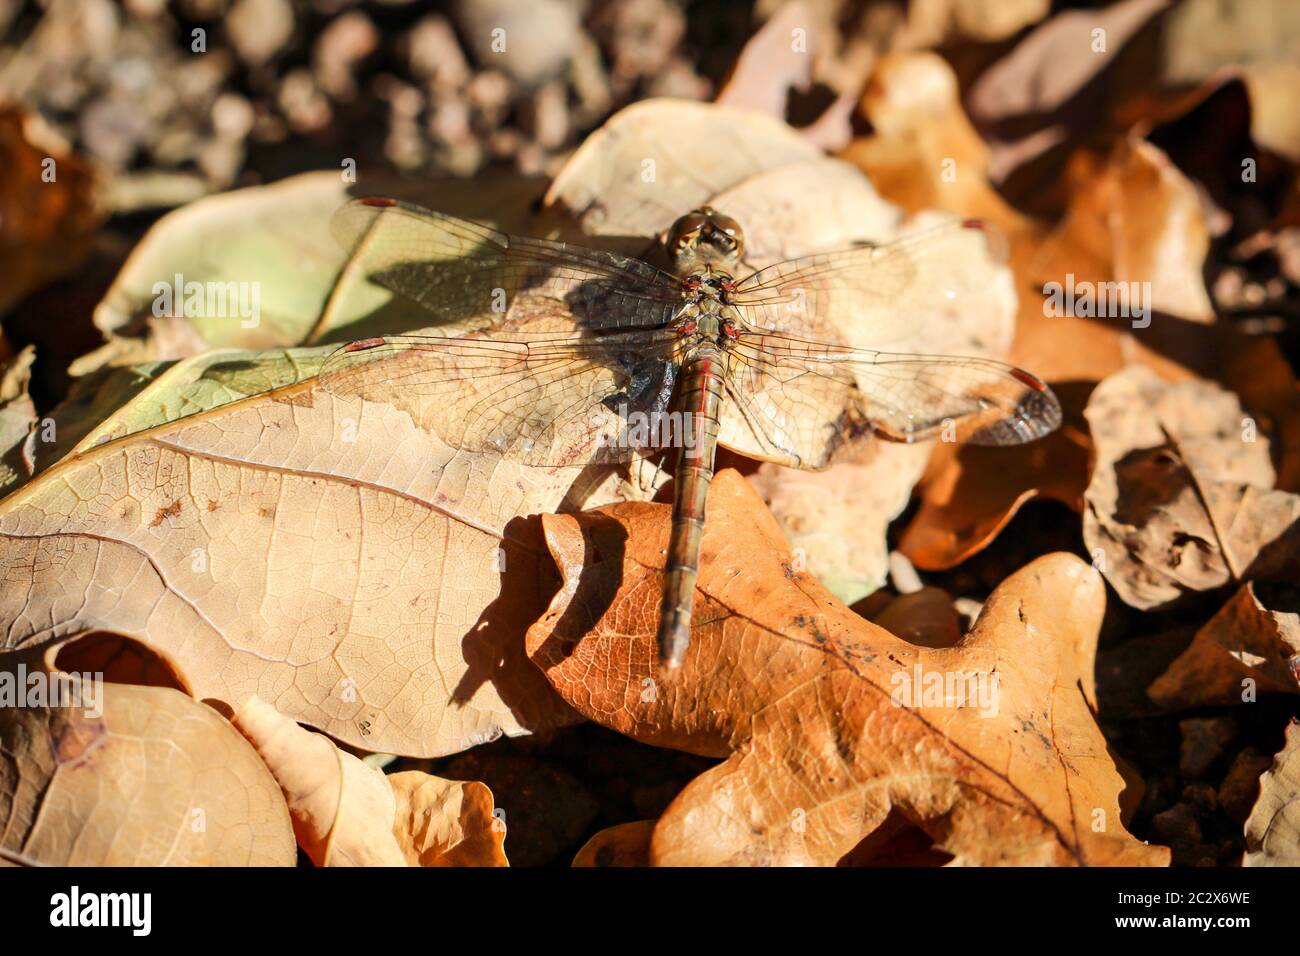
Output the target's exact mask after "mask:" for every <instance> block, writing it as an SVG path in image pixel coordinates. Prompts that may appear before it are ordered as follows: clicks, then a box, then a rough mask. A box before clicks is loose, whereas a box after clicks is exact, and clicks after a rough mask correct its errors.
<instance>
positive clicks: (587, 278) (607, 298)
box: [331, 198, 682, 329]
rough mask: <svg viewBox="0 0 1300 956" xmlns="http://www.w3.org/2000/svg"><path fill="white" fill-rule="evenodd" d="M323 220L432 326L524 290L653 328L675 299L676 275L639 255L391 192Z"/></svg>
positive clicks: (502, 314) (501, 310) (504, 308)
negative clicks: (500, 225)
mask: <svg viewBox="0 0 1300 956" xmlns="http://www.w3.org/2000/svg"><path fill="white" fill-rule="evenodd" d="M331 228H332V230H333V232H334V236H335V238H336V239H337V240H338V241H339V243H340V244H341V245H342V246H343V248H344V249H346V250H348V251H349V253H350V255H351V258H350V260H349V265H350V266H352V267H355V268H360V269H361V270H362V271H363V272H365V273H366V274H367V275H369V276H370V277H371V278H372V279H373V280H374V281H375V282H376V283H378V284H379V285H381V286H384V287H385V288H387V289H390V290H392V291H394V292H397V293H399V294H400V295H403V296H405V297H406V298H409V299H412V300H414V301H415V302H417V303H419V304H420V305H422V306H423V307H424V308H425V309H427V310H428V311H429V312H431V313H433V314H434V315H435V316H436V317H437V321H438V323H440V324H441V323H450V322H456V321H460V320H464V319H468V318H472V317H475V316H488V317H490V318H491V319H492V320H493V321H494V322H501V321H505V320H506V319H508V318H509V317H510V309H511V308H512V307H513V306H514V305H515V304H516V302H517V301H519V300H520V299H521V298H524V299H527V298H528V297H530V296H543V297H547V298H551V299H556V300H558V301H561V302H563V303H565V305H566V306H567V307H568V310H569V311H570V312H571V313H572V315H573V316H574V318H575V319H577V321H578V323H579V324H580V325H581V326H583V327H585V328H600V329H613V328H642V327H657V326H662V325H665V324H667V323H668V322H669V321H670V320H671V319H672V318H673V316H674V315H675V314H676V311H677V309H679V308H680V307H681V302H682V292H681V284H680V283H679V282H678V280H677V279H676V278H674V277H673V276H671V275H669V274H668V273H666V272H663V271H661V270H659V269H656V268H655V267H654V266H652V265H650V264H649V263H646V262H642V261H641V260H639V259H633V258H630V257H627V256H620V255H615V254H613V253H609V252H604V251H601V250H597V249H587V248H584V247H582V246H575V245H571V244H568V243H563V242H551V241H549V240H546V239H529V238H524V237H520V236H511V235H508V234H506V233H504V232H501V231H499V230H497V229H492V228H490V227H488V226H484V225H482V224H480V223H476V222H471V221H469V220H467V219H458V218H456V217H455V216H448V215H444V214H443V213H437V212H432V211H430V210H427V209H422V208H420V207H419V206H414V205H411V204H409V203H403V202H399V201H397V200H395V199H383V198H367V199H356V200H353V201H352V202H350V203H348V204H347V205H346V206H344V207H343V208H342V209H340V210H339V211H338V212H337V213H335V214H334V218H333V220H332V222H331Z"/></svg>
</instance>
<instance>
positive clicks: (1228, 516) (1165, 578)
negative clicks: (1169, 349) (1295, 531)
mask: <svg viewBox="0 0 1300 956" xmlns="http://www.w3.org/2000/svg"><path fill="white" fill-rule="evenodd" d="M1085 415H1086V417H1087V419H1088V423H1089V425H1090V426H1091V429H1092V438H1093V443H1094V445H1095V448H1096V462H1095V465H1094V468H1093V474H1092V480H1091V482H1090V483H1089V485H1088V490H1087V492H1086V494H1085V501H1086V508H1085V511H1084V520H1083V537H1084V542H1085V545H1086V547H1087V548H1088V549H1089V551H1091V552H1092V553H1093V554H1094V561H1095V563H1097V564H1098V566H1099V567H1100V568H1101V569H1102V572H1103V573H1104V574H1105V575H1106V578H1107V580H1108V581H1110V583H1111V584H1112V585H1113V586H1114V588H1115V590H1116V591H1117V592H1118V594H1119V596H1120V597H1121V598H1123V599H1124V601H1125V602H1126V603H1128V604H1130V605H1132V606H1133V607H1137V608H1142V609H1149V608H1155V607H1163V606H1165V605H1168V604H1171V603H1172V602H1174V601H1176V600H1177V599H1178V598H1180V597H1182V596H1183V595H1185V594H1187V593H1189V592H1193V591H1206V590H1211V589H1213V588H1218V587H1221V586H1223V585H1226V584H1231V583H1233V582H1237V581H1242V580H1245V579H1246V578H1247V577H1252V578H1257V579H1268V578H1272V577H1277V576H1279V575H1284V574H1286V573H1288V570H1289V569H1292V568H1293V567H1294V563H1293V561H1292V556H1293V554H1294V550H1295V544H1294V542H1292V541H1291V538H1292V536H1293V535H1292V534H1291V533H1290V531H1291V527H1292V525H1293V523H1294V522H1295V520H1296V518H1297V517H1300V497H1298V496H1295V495H1291V494H1288V493H1286V492H1281V491H1270V490H1269V489H1270V488H1271V487H1272V485H1273V476H1274V472H1273V466H1272V463H1271V461H1270V459H1269V451H1268V440H1267V439H1266V438H1264V437H1263V436H1262V435H1258V434H1256V433H1255V431H1254V423H1253V421H1252V420H1251V419H1250V418H1249V417H1247V416H1246V415H1245V414H1244V413H1243V412H1242V409H1241V406H1240V405H1239V404H1238V402H1237V399H1236V397H1235V396H1234V395H1233V394H1232V393H1230V392H1226V391H1224V390H1223V389H1221V388H1219V387H1218V386H1216V385H1213V384H1211V383H1208V382H1198V381H1197V382H1182V383H1178V384H1173V385H1170V384H1166V383H1164V382H1162V381H1161V380H1160V379H1159V378H1158V377H1157V376H1156V374H1155V373H1154V372H1152V371H1151V370H1150V369H1148V368H1145V367H1143V366H1139V365H1134V366H1131V367H1129V368H1127V369H1125V370H1123V371H1120V372H1116V373H1115V374H1114V375H1112V376H1110V377H1109V378H1107V379H1106V380H1105V381H1104V382H1102V383H1101V384H1100V385H1098V386H1097V388H1096V389H1094V391H1093V393H1092V398H1091V399H1090V400H1089V402H1088V407H1087V409H1086V411H1085Z"/></svg>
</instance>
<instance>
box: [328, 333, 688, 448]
mask: <svg viewBox="0 0 1300 956" xmlns="http://www.w3.org/2000/svg"><path fill="white" fill-rule="evenodd" d="M674 341H675V339H674V337H673V336H672V335H671V334H670V333H660V332H651V331H644V332H639V333H628V332H624V333H613V334H609V335H604V336H599V337H592V336H585V335H572V334H567V333H561V334H551V335H548V334H536V335H528V336H524V335H520V334H518V333H515V334H513V335H511V334H508V333H494V332H485V333H477V334H472V335H468V336H464V337H461V338H450V337H439V336H418V335H392V336H384V337H382V338H374V339H365V340H362V341H360V342H354V343H352V344H351V345H346V346H344V347H342V348H340V349H338V350H336V351H335V352H334V353H333V354H332V355H331V356H330V357H329V358H328V359H327V360H326V362H325V364H324V365H323V366H322V369H321V372H320V375H319V376H318V379H317V381H318V384H319V385H320V386H321V387H322V388H324V389H325V390H326V391H328V392H330V393H332V394H334V395H337V396H339V397H341V398H345V399H346V398H351V397H359V398H362V399H364V400H366V401H368V402H380V403H384V404H388V405H392V406H394V407H397V408H400V409H401V410H402V411H404V412H406V413H407V414H408V415H410V417H411V418H412V420H413V421H414V422H415V424H416V425H417V426H418V427H420V428H422V429H425V430H427V431H431V432H433V433H434V434H436V435H437V436H438V437H439V438H440V439H441V440H442V441H443V442H444V443H445V444H447V445H448V446H449V447H451V448H454V449H457V450H461V451H467V452H474V453H480V454H489V455H499V456H501V457H507V458H511V459H513V460H517V461H521V462H523V463H525V464H530V465H538V466H548V467H566V466H574V465H588V464H607V463H613V462H621V461H628V460H631V459H632V458H634V457H636V456H637V455H644V454H648V453H650V452H651V451H653V450H654V449H653V437H654V433H653V432H652V431H650V430H648V429H646V428H642V427H640V426H641V423H642V422H644V421H646V420H652V419H653V418H654V417H655V413H658V412H662V411H664V410H666V409H667V407H668V403H669V401H670V400H671V396H672V388H673V384H674V382H675V380H676V373H677V360H676V356H675V354H674V349H673V344H674Z"/></svg>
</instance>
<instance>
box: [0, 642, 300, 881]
mask: <svg viewBox="0 0 1300 956" xmlns="http://www.w3.org/2000/svg"><path fill="white" fill-rule="evenodd" d="M38 673H39V675H40V676H39V677H34V675H36V674H38ZM81 681H82V679H81V678H80V677H78V676H76V675H59V674H58V673H57V672H54V673H48V672H45V671H43V670H42V669H41V664H40V657H39V656H38V655H34V654H29V655H15V654H10V655H6V656H4V657H3V658H0V689H2V688H4V687H5V686H8V688H9V691H10V693H12V692H13V691H15V690H16V691H17V694H18V695H19V698H20V700H22V699H25V700H27V701H28V703H29V706H15V705H14V701H13V699H12V698H10V699H9V700H5V701H4V705H3V706H0V753H3V754H4V759H3V760H0V820H4V821H5V826H4V827H3V829H0V864H2V863H5V862H9V863H19V864H41V865H50V866H293V864H294V860H295V853H294V846H293V830H292V828H291V827H290V823H289V813H288V810H287V809H286V807H285V802H284V798H283V797H282V796H281V795H280V788H279V787H277V786H276V783H275V780H274V779H273V778H272V777H271V774H270V773H269V772H268V771H267V769H266V766H265V765H264V764H263V763H262V761H261V759H259V758H258V756H257V754H256V752H254V750H253V748H252V747H250V746H249V745H248V742H247V741H246V740H244V738H243V737H241V736H240V735H239V732H238V731H236V730H235V728H234V727H232V726H231V725H230V724H229V723H228V722H227V721H226V720H225V719H224V718H223V717H221V715H220V714H218V713H217V712H216V711H214V710H212V708H210V707H208V706H206V705H205V704H201V703H199V702H198V701H196V700H193V699H191V698H190V697H187V696H185V695H184V694H182V693H179V692H178V691H175V690H172V689H170V688H165V687H139V686H135V685H130V684H113V683H104V682H94V681H90V680H88V681H87V682H86V683H84V684H83V683H82V682H81ZM14 682H17V683H16V684H15V683H14ZM37 682H39V684H38V683H37ZM38 686H40V687H42V688H45V689H46V691H47V692H48V691H49V690H53V689H55V688H60V690H59V691H58V693H59V695H60V696H59V699H58V704H61V705H62V706H59V705H56V704H54V703H53V702H50V698H49V696H48V695H47V696H46V699H45V700H44V701H42V700H39V699H36V698H35V696H34V695H35V693H36V690H35V689H36V688H37V687H38ZM74 694H75V695H78V696H74Z"/></svg>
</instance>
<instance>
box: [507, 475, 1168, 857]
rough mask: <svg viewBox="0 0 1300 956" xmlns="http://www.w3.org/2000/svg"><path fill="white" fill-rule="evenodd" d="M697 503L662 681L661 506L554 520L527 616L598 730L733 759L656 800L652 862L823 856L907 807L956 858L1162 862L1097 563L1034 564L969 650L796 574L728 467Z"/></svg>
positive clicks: (546, 659)
mask: <svg viewBox="0 0 1300 956" xmlns="http://www.w3.org/2000/svg"><path fill="white" fill-rule="evenodd" d="M709 507H710V513H709V514H710V517H709V522H708V524H707V526H706V528H705V532H704V542H703V552H702V562H701V578H700V584H699V590H698V592H697V594H696V599H695V600H696V613H695V626H694V627H693V628H692V636H691V649H690V651H689V652H688V654H687V657H686V660H685V663H684V665H683V667H682V669H681V671H680V672H677V673H676V674H675V675H674V676H673V677H672V678H671V679H670V680H663V679H656V677H655V670H654V659H655V651H654V625H655V613H656V609H657V607H658V594H659V583H660V577H661V567H662V561H663V557H662V554H663V552H662V549H663V545H664V542H665V540H666V538H667V534H668V509H667V508H665V507H663V506H659V505H650V504H641V503H633V504H624V505H618V506H614V507H611V508H607V509H602V510H601V511H597V512H587V513H585V514H583V515H581V516H573V517H570V516H564V517H547V518H545V519H544V525H545V528H546V534H547V541H548V544H549V545H550V548H551V551H552V554H553V555H554V556H555V560H556V562H557V563H558V564H559V566H560V568H561V570H562V573H563V575H564V584H563V586H562V587H561V590H560V592H559V594H557V595H556V597H555V599H554V601H553V602H552V604H551V607H550V609H549V610H548V611H547V612H546V614H545V616H544V617H543V618H542V619H541V620H540V621H539V622H538V623H537V624H535V625H534V626H533V627H532V628H531V629H530V630H529V633H528V651H529V654H530V656H531V657H532V659H533V660H534V662H535V663H536V664H537V665H538V666H539V667H541V668H542V670H543V671H544V672H545V673H546V675H547V677H548V678H549V679H550V681H551V682H552V684H553V685H554V686H555V688H556V690H557V691H559V692H560V694H561V695H562V696H563V697H564V698H565V699H566V700H568V701H569V702H570V703H571V704H572V705H573V706H574V707H575V708H576V709H577V710H579V711H580V712H581V713H583V714H584V715H586V716H588V717H590V718H591V719H593V720H595V721H598V722H599V723H602V724H604V725H606V726H608V727H610V728H612V729H615V730H618V731H620V732H622V733H625V734H628V735H629V736H632V737H634V738H635V739H637V740H640V741H642V742H644V743H649V744H652V745H656V746H668V747H676V748H679V749H682V750H687V751H691V752H694V753H700V754H706V755H718V756H724V757H726V760H725V761H724V762H723V763H722V764H721V765H719V766H718V767H716V768H714V769H712V770H709V771H707V772H706V773H704V774H703V775H702V776H700V777H698V778H697V779H696V780H695V781H693V782H692V783H691V784H689V785H688V786H687V787H686V789H685V790H684V791H682V793H681V794H680V795H679V796H678V797H677V798H676V800H674V801H673V803H672V804H671V805H670V806H669V807H668V809H667V810H666V811H665V812H664V814H663V816H662V817H661V818H660V819H659V821H658V823H657V824H656V825H655V830H654V836H653V839H652V842H651V847H650V858H651V862H653V863H655V864H657V865H664V864H695V865H711V864H724V863H730V864H818V865H833V864H834V863H836V862H837V861H838V860H840V859H841V858H842V857H844V856H845V855H846V854H849V853H850V852H851V851H852V850H853V849H854V848H855V847H856V846H857V845H858V844H859V843H860V842H861V841H862V840H863V839H864V838H865V837H867V836H869V835H870V834H871V833H872V832H873V831H875V830H876V829H877V828H879V827H881V826H882V824H885V823H886V821H889V820H891V818H892V819H897V818H898V817H902V818H904V819H906V820H908V821H910V822H911V823H912V824H913V825H914V826H915V827H917V828H919V829H921V830H923V831H925V832H926V833H927V834H928V835H929V837H930V838H931V839H932V840H933V842H934V845H935V849H936V850H938V851H940V852H943V853H946V854H948V855H949V856H950V857H952V859H953V860H954V862H959V863H972V864H994V863H1014V864H1022V865H1034V864H1096V865H1104V864H1129V865H1132V864H1163V863H1164V862H1166V860H1167V859H1168V855H1167V853H1166V852H1165V851H1164V850H1163V849H1160V848H1156V847H1147V846H1144V845H1143V844H1141V843H1139V842H1138V841H1136V840H1134V839H1133V838H1132V837H1131V836H1129V835H1128V834H1127V833H1126V832H1125V831H1124V829H1123V826H1122V824H1121V822H1120V809H1119V804H1118V802H1117V797H1118V794H1119V791H1120V789H1121V787H1122V782H1121V779H1120V776H1119V774H1118V773H1117V772H1116V770H1115V765H1114V763H1113V761H1112V760H1111V758H1110V757H1109V755H1108V754H1107V751H1106V744H1105V740H1104V738H1103V737H1102V735H1101V732H1100V730H1099V729H1098V728H1097V726H1096V724H1095V723H1094V721H1093V718H1092V714H1091V711H1090V706H1091V704H1092V702H1093V700H1094V696H1093V682H1092V666H1093V656H1094V652H1095V647H1096V640H1097V632H1098V627H1099V625H1100V621H1101V615H1102V611H1103V608H1104V602H1105V596H1104V595H1105V592H1104V590H1103V586H1102V583H1101V579H1100V577H1099V576H1098V575H1097V574H1096V572H1095V571H1093V570H1092V569H1091V568H1089V567H1088V566H1087V565H1085V564H1083V563H1082V562H1080V561H1079V560H1078V559H1076V558H1073V557H1069V556H1066V555H1050V556H1048V557H1045V558H1042V559H1040V560H1039V561H1037V562H1035V563H1033V564H1032V565H1030V566H1029V567H1027V568H1025V569H1024V570H1022V571H1020V572H1019V573H1017V574H1015V575H1013V576H1012V577H1011V578H1010V579H1008V580H1007V581H1006V582H1004V583H1003V585H1002V586H1001V587H1000V588H999V589H998V590H997V591H996V592H995V593H994V594H993V596H992V597H991V598H990V599H989V602H988V604H987V605H986V607H985V611H984V613H983V615H982V616H981V618H980V620H979V622H978V623H977V624H976V626H975V628H974V630H973V631H972V632H971V634H969V635H968V636H967V637H966V638H965V639H964V640H963V641H962V642H961V643H960V644H959V645H957V646H955V647H951V648H943V649H930V648H921V647H916V646H913V645H911V644H908V643H907V642H906V641H903V640H901V639H899V638H896V637H894V636H893V635H891V634H889V633H888V632H886V631H884V630H882V629H880V628H878V627H876V626H874V625H872V624H870V623H869V622H866V621H864V620H863V619H861V618H859V617H857V616H856V615H854V614H853V613H852V612H851V611H849V610H848V608H846V607H844V606H843V605H842V604H840V603H839V602H838V601H836V600H835V599H834V598H833V597H832V596H831V595H830V593H829V592H827V591H826V590H825V589H824V588H823V587H821V586H820V585H819V584H818V583H817V582H816V581H815V580H814V579H813V578H812V577H811V576H809V575H808V574H806V573H803V572H800V571H796V570H795V569H794V567H793V566H792V564H791V560H792V555H791V553H790V549H789V545H788V543H787V542H786V541H785V540H784V539H783V538H782V535H781V532H780V529H779V527H778V526H777V525H776V523H775V521H773V520H772V518H771V517H770V516H769V515H768V513H767V512H766V510H765V509H764V508H763V507H762V504H761V502H760V500H759V499H758V497H757V495H756V494H755V493H754V491H753V490H752V489H751V488H750V487H749V486H748V485H747V484H746V482H745V481H744V480H743V479H742V478H741V477H740V476H739V475H738V474H737V473H735V472H732V471H723V472H721V473H720V474H719V475H718V477H717V479H716V480H715V482H714V485H713V489H712V492H711V495H710V501H709ZM927 675H928V676H927ZM994 675H996V676H994ZM918 678H919V681H918V683H917V688H916V690H917V692H916V695H915V698H913V697H912V696H911V694H910V688H909V683H910V682H912V681H917V680H918ZM936 680H937V681H938V684H939V686H935V684H934V681H936ZM945 682H947V684H948V687H947V688H946V690H947V694H948V698H947V700H948V703H947V705H945V699H944V698H945V688H944V687H943V686H942V685H943V684H944V683H945ZM959 683H960V686H958V685H959ZM979 687H982V688H983V689H984V690H983V694H984V696H981V694H980V693H976V692H974V691H975V690H976V688H979ZM647 688H650V689H652V690H653V693H647V692H646V690H647ZM962 691H971V692H972V693H970V694H969V696H967V697H966V698H965V699H964V700H962V698H961V692H962ZM963 702H964V703H965V704H966V705H967V706H954V705H957V704H960V703H963ZM981 713H983V714H985V715H986V716H981Z"/></svg>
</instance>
